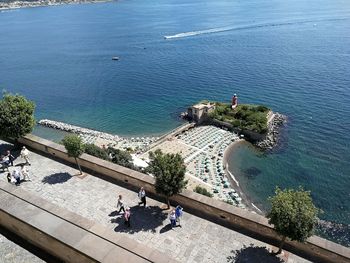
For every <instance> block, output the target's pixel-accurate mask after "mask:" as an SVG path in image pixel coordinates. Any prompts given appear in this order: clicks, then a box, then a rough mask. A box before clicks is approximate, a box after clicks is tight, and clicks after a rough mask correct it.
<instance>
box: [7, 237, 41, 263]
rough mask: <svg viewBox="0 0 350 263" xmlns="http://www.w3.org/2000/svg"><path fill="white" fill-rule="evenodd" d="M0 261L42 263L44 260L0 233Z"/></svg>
mask: <svg viewBox="0 0 350 263" xmlns="http://www.w3.org/2000/svg"><path fill="white" fill-rule="evenodd" d="M0 262H4V263H5V262H6V263H27V262H31V263H43V262H44V261H42V260H41V259H40V258H38V257H36V256H35V255H33V254H31V253H30V252H28V251H27V250H25V249H24V248H22V247H20V246H19V245H17V244H15V243H13V242H12V241H11V240H8V239H7V238H6V237H5V236H3V235H1V234H0Z"/></svg>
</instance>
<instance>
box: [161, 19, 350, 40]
mask: <svg viewBox="0 0 350 263" xmlns="http://www.w3.org/2000/svg"><path fill="white" fill-rule="evenodd" d="M347 19H349V17H343V18H324V19H314V20H298V21H289V22H276V23H265V24H250V25H242V26H235V27H232V26H228V27H218V28H212V29H205V30H198V31H190V32H183V33H178V34H175V35H169V36H164V38H165V39H176V38H185V37H192V36H198V35H204V34H213V33H221V32H226V31H233V30H243V29H255V28H264V27H277V26H287V25H296V24H308V23H312V25H313V26H316V25H317V24H315V22H322V21H339V20H347Z"/></svg>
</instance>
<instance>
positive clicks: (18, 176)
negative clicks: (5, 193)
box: [12, 170, 21, 186]
mask: <svg viewBox="0 0 350 263" xmlns="http://www.w3.org/2000/svg"><path fill="white" fill-rule="evenodd" d="M12 177H13V178H15V180H16V182H15V185H16V186H19V185H20V184H21V173H20V172H19V171H18V170H14V171H13V172H12Z"/></svg>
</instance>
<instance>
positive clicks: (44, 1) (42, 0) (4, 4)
mask: <svg viewBox="0 0 350 263" xmlns="http://www.w3.org/2000/svg"><path fill="white" fill-rule="evenodd" d="M106 1H108V0H36V1H35V0H34V1H32V0H22V1H14V0H5V1H1V0H0V11H1V10H6V9H15V8H23V7H38V6H51V5H61V4H81V3H98V2H106Z"/></svg>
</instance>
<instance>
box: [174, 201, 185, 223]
mask: <svg viewBox="0 0 350 263" xmlns="http://www.w3.org/2000/svg"><path fill="white" fill-rule="evenodd" d="M182 215H183V208H182V207H181V206H180V205H178V206H177V207H176V208H175V216H176V221H177V222H179V226H181V217H182Z"/></svg>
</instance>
